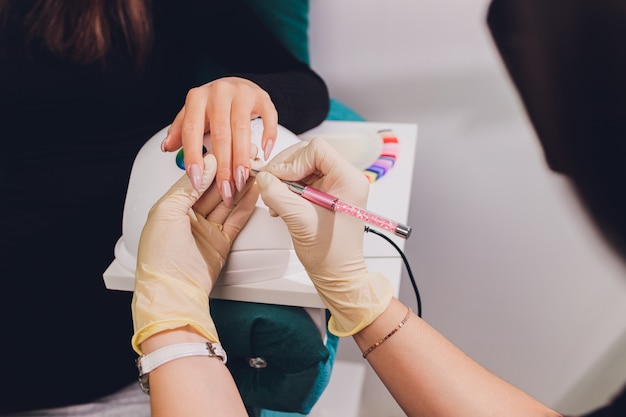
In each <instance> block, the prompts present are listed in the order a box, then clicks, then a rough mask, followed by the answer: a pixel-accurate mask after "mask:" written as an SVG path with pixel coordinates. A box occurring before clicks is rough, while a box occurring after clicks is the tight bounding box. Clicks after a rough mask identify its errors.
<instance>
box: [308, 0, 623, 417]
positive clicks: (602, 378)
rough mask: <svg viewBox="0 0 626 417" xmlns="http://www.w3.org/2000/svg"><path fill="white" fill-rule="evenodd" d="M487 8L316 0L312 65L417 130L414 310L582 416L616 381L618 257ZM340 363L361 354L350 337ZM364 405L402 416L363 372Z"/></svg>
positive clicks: (338, 87) (355, 104)
mask: <svg viewBox="0 0 626 417" xmlns="http://www.w3.org/2000/svg"><path fill="white" fill-rule="evenodd" d="M487 4H488V2H487V1H486V0H417V1H408V0H387V1H384V2H382V1H372V0H361V1H356V0H342V1H337V0H312V1H311V30H310V37H311V48H312V50H311V59H312V65H313V67H314V68H315V69H316V70H317V71H318V72H319V73H320V74H322V76H323V77H324V78H325V79H326V80H327V82H328V84H329V87H330V89H331V94H332V95H333V96H334V97H336V98H338V99H340V100H341V101H343V102H344V103H346V104H348V105H349V106H351V107H352V108H353V109H355V110H356V111H358V112H359V113H360V114H362V115H363V116H364V117H365V118H367V119H368V120H372V121H394V122H407V123H417V124H418V125H419V139H418V150H417V158H416V165H415V178H414V181H413V188H412V190H411V192H412V200H411V212H410V217H409V221H410V222H409V223H410V224H411V225H412V226H413V229H414V232H413V235H412V236H411V238H410V240H409V241H408V242H407V249H406V253H407V256H408V258H409V260H410V261H411V265H412V268H413V271H414V273H415V275H416V277H417V280H418V285H419V287H420V290H421V294H422V300H423V304H424V318H425V319H426V320H427V321H429V322H430V323H431V324H432V325H434V326H435V327H436V328H437V329H439V330H440V331H441V332H442V333H443V334H444V335H446V336H447V337H449V338H450V339H451V340H452V341H453V342H455V343H456V344H457V345H458V346H460V347H461V348H462V349H463V350H464V351H465V352H467V353H468V354H469V355H470V356H472V357H473V358H475V359H476V360H478V361H479V362H480V363H482V364H483V365H485V366H486V367H487V368H489V369H491V370H492V371H494V372H495V373H497V374H498V375H500V376H502V377H504V378H505V379H507V380H508V381H510V382H512V383H513V384H515V385H517V386H519V387H520V388H522V389H523V390H525V391H527V392H528V393H530V394H531V395H533V396H535V397H537V398H539V399H540V400H542V401H544V402H546V403H547V404H548V405H550V406H553V407H557V408H558V410H559V411H561V412H564V413H574V412H582V411H585V410H588V409H590V408H592V407H594V406H596V405H598V404H601V403H602V402H603V401H605V400H606V399H607V398H608V397H609V396H610V395H611V394H612V393H613V392H614V391H615V390H616V389H617V388H619V386H620V385H621V384H622V383H623V381H624V380H626V354H625V353H623V352H626V303H625V302H624V300H626V267H625V265H624V263H622V262H621V261H619V260H618V259H617V258H616V257H615V256H614V255H613V254H612V252H611V251H610V250H609V249H608V248H607V247H606V246H605V244H604V242H603V241H602V240H601V238H600V237H599V236H598V235H597V233H596V231H595V229H594V228H593V226H592V225H591V224H590V223H589V221H588V219H587V218H586V215H585V213H584V211H583V210H582V209H581V207H580V205H579V204H578V202H577V201H576V199H575V197H574V195H573V194H572V192H571V190H570V188H569V185H568V183H567V181H566V180H565V179H564V178H561V177H560V176H558V175H556V174H553V173H552V172H550V171H549V170H548V169H547V168H546V165H545V163H544V160H543V156H542V154H541V150H540V148H539V145H538V142H537V140H536V138H535V136H534V132H533V130H532V128H531V126H530V125H529V124H528V121H527V119H526V117H525V114H524V112H523V109H522V107H521V105H520V102H519V100H518V97H517V95H516V93H515V91H514V89H513V88H512V86H511V84H510V82H509V80H508V78H507V75H506V73H505V72H504V69H503V67H502V66H501V63H500V61H499V57H498V55H497V52H496V51H495V49H494V48H493V46H492V44H491V39H490V37H489V34H488V32H487V28H486V25H485V23H484V16H485V11H486V7H487ZM405 278H406V277H405ZM405 281H407V280H405ZM403 291H404V292H403V296H402V297H401V298H402V299H403V301H405V302H407V303H414V297H413V295H412V292H411V288H410V285H409V283H408V282H404V283H403ZM339 358H340V359H345V360H354V361H359V359H360V358H359V357H358V352H357V351H356V348H355V347H354V345H353V343H352V342H351V341H350V340H344V341H342V343H341V348H340V353H339ZM363 403H364V406H363V409H362V412H361V415H362V417H369V416H376V417H382V416H390V417H391V416H399V415H402V413H401V412H400V411H399V410H398V408H397V407H395V406H394V404H393V401H392V399H391V398H390V397H389V395H388V394H386V392H385V390H384V388H383V387H382V385H381V384H380V383H379V382H378V380H377V379H376V377H375V375H374V374H373V373H371V372H370V373H369V374H368V376H367V382H366V387H365V390H364V396H363Z"/></svg>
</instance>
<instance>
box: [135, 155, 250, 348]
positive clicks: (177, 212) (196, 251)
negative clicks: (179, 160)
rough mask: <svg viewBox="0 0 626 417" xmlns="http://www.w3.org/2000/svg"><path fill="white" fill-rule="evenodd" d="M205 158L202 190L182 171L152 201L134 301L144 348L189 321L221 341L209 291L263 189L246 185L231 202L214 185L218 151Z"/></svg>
mask: <svg viewBox="0 0 626 417" xmlns="http://www.w3.org/2000/svg"><path fill="white" fill-rule="evenodd" d="M204 164H205V171H204V173H203V176H202V181H201V186H200V190H199V191H200V192H198V191H196V190H195V189H194V187H193V186H192V184H191V181H190V179H189V178H188V176H187V175H183V176H182V177H181V179H180V180H178V182H176V184H174V185H173V186H172V187H171V188H170V190H169V191H168V192H167V193H166V194H165V195H164V196H163V197H161V199H160V200H159V201H158V202H157V203H156V204H155V205H154V206H153V207H152V209H151V210H150V213H149V215H148V219H147V221H146V224H145V226H144V228H143V231H142V234H141V238H140V240H139V251H138V254H137V269H136V273H135V291H134V295H133V301H132V313H133V323H134V330H135V332H134V335H133V338H132V345H133V348H134V349H135V351H137V353H139V354H141V353H142V351H141V343H142V342H143V341H145V340H146V339H147V338H149V337H150V336H152V335H154V334H156V333H159V332H162V331H165V330H171V329H178V328H182V327H185V326H190V327H191V328H193V329H194V330H195V331H196V332H198V333H199V334H201V335H202V336H204V337H206V338H207V339H208V340H210V341H211V342H219V340H218V335H217V331H216V329H215V325H214V324H213V320H212V319H211V314H210V312H209V300H208V297H209V294H210V292H211V289H212V288H213V284H214V283H215V280H216V279H217V277H218V275H219V273H220V271H221V269H222V267H223V266H224V263H225V262H226V258H227V257H228V253H229V251H230V248H231V246H232V243H233V241H234V239H235V237H236V236H237V234H238V233H239V231H240V230H241V229H242V228H243V227H244V225H245V224H246V222H247V221H248V219H249V217H250V215H251V214H252V212H253V211H254V206H255V203H256V201H257V199H258V190H257V189H256V186H253V187H248V188H246V189H245V190H244V191H243V192H242V193H239V194H237V195H236V196H235V199H234V202H235V203H236V204H234V205H231V206H230V207H226V205H225V204H224V203H223V202H222V198H221V196H220V194H219V192H218V190H217V187H215V186H211V184H212V183H213V179H214V178H215V171H216V166H217V164H216V161H215V157H214V156H213V155H212V154H207V155H206V156H205V158H204ZM209 186H211V187H210V188H209ZM207 189H208V191H206V192H205V190H207Z"/></svg>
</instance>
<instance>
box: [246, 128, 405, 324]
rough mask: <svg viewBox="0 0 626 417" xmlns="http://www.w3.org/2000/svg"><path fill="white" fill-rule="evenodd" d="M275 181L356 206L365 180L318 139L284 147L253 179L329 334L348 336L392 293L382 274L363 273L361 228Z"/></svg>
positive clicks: (373, 315)
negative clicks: (284, 233) (323, 310)
mask: <svg viewBox="0 0 626 417" xmlns="http://www.w3.org/2000/svg"><path fill="white" fill-rule="evenodd" d="M279 178H280V179H283V180H288V181H302V182H304V183H306V184H308V185H311V186H312V187H315V188H317V189H319V190H322V191H324V192H326V193H329V194H332V195H334V196H336V197H339V198H340V199H341V200H344V201H346V202H349V203H352V204H355V205H357V206H360V207H365V206H366V203H367V195H368V191H369V181H368V180H367V178H366V177H365V175H364V174H363V173H362V172H361V171H360V170H358V169H357V168H355V167H354V166H353V165H351V164H350V163H348V162H347V161H346V160H345V159H344V158H343V157H342V156H341V155H340V154H339V153H338V152H337V151H336V150H335V149H334V148H333V147H332V146H331V145H329V144H328V143H327V142H325V141H324V140H323V139H321V138H314V139H312V140H311V141H310V143H308V144H307V143H306V142H304V143H301V144H296V145H293V146H291V147H289V148H287V149H285V150H284V151H282V152H281V153H279V154H278V155H276V156H275V157H274V158H273V159H272V160H271V161H270V162H269V163H268V164H267V166H266V167H265V172H260V173H259V174H258V175H257V184H258V186H259V191H260V193H261V197H262V198H263V201H264V202H265V204H266V205H267V206H268V207H269V208H270V213H271V214H272V215H278V216H280V217H281V218H282V219H283V220H284V221H285V223H286V224H287V227H288V229H289V232H290V234H291V237H292V240H293V245H294V248H295V250H296V253H297V255H298V258H299V259H300V262H302V264H303V265H304V267H305V269H306V271H307V273H308V275H309V277H310V278H311V281H312V282H313V285H314V286H315V288H316V290H317V292H318V293H319V295H320V298H321V299H322V301H323V302H324V304H325V305H326V307H327V308H328V309H329V310H330V312H331V319H330V321H329V330H330V331H331V332H332V333H333V334H335V335H337V336H350V335H353V334H355V333H357V332H358V331H360V330H361V329H363V328H364V327H366V326H367V325H368V324H370V323H371V322H372V321H374V319H376V317H378V315H380V314H381V313H382V312H383V311H384V310H385V309H386V308H387V306H388V305H389V303H390V301H391V298H392V297H393V293H394V291H393V287H392V286H391V284H390V283H389V281H388V280H387V278H386V277H385V276H384V275H382V274H378V273H369V272H368V269H367V266H366V264H365V258H364V256H363V234H364V227H365V224H364V223H363V222H362V221H361V220H359V219H356V218H354V217H351V216H348V215H346V214H344V213H335V212H333V211H331V210H328V209H326V208H323V207H320V206H318V205H315V204H313V203H311V202H309V201H307V200H305V199H304V198H302V197H300V196H298V195H297V194H295V193H293V192H292V191H289V189H288V188H287V186H286V185H285V184H284V183H282V182H280V180H279Z"/></svg>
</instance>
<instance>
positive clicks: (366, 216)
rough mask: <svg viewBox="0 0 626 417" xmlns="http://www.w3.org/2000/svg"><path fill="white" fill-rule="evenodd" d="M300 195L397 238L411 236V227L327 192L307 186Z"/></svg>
mask: <svg viewBox="0 0 626 417" xmlns="http://www.w3.org/2000/svg"><path fill="white" fill-rule="evenodd" d="M300 195H301V196H302V197H304V198H306V199H307V200H309V201H311V202H312V203H315V204H318V205H320V206H322V207H325V208H327V209H330V210H333V211H340V212H342V213H345V214H348V215H350V216H352V217H356V218H357V219H361V220H363V221H364V222H365V223H369V224H371V225H374V226H377V227H380V228H381V229H385V230H388V231H390V232H392V233H394V234H396V235H397V236H400V237H403V238H405V239H408V238H409V236H410V235H411V228H410V227H409V226H406V225H403V224H400V223H397V222H394V221H392V220H389V219H386V218H384V217H382V216H379V215H378V214H374V213H372V212H370V211H367V210H364V209H362V208H359V207H357V206H354V205H352V204H349V203H346V202H344V201H341V200H339V199H338V198H337V197H334V196H332V195H330V194H326V193H325V192H323V191H320V190H317V189H315V188H312V187H308V186H305V187H304V190H303V191H302V194H300Z"/></svg>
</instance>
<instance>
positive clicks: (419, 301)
mask: <svg viewBox="0 0 626 417" xmlns="http://www.w3.org/2000/svg"><path fill="white" fill-rule="evenodd" d="M369 232H371V233H374V234H375V235H378V236H380V237H382V238H383V239H385V240H386V241H387V242H389V243H390V244H391V246H393V247H394V248H395V249H396V250H397V251H398V253H399V254H400V256H401V257H402V260H403V261H404V266H405V267H406V271H407V272H408V274H409V279H410V280H411V285H412V286H413V291H414V292H415V298H416V300H417V315H418V316H419V317H422V299H421V297H420V292H419V290H418V289H417V284H416V283H415V278H414V277H413V271H411V265H409V260H408V259H407V258H406V256H405V255H404V252H402V249H400V247H398V245H396V243H395V242H394V241H393V240H391V239H390V238H389V237H388V236H385V235H384V234H382V233H381V232H378V231H376V230H374V229H370V227H369V226H365V233H369Z"/></svg>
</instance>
